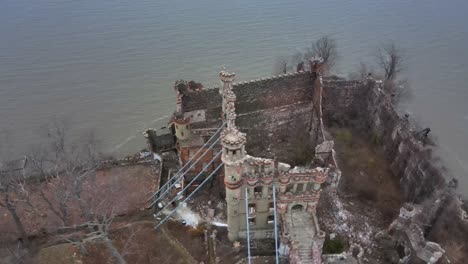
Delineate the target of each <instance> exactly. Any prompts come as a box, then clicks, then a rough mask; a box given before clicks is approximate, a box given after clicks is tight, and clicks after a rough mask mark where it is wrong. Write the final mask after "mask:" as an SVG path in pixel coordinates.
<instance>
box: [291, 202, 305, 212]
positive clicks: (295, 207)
mask: <svg viewBox="0 0 468 264" xmlns="http://www.w3.org/2000/svg"><path fill="white" fill-rule="evenodd" d="M303 210H304V206H302V204H295V205H293V207H291V211H292V212H300V211H303Z"/></svg>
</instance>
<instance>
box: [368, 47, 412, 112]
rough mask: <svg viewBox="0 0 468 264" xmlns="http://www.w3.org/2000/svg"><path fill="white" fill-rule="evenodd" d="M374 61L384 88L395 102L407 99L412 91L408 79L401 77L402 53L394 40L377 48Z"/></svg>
mask: <svg viewBox="0 0 468 264" xmlns="http://www.w3.org/2000/svg"><path fill="white" fill-rule="evenodd" d="M376 61H377V65H378V66H379V69H380V71H381V72H382V74H383V77H384V90H385V92H386V93H387V94H389V95H390V96H392V101H393V102H394V103H395V104H398V103H401V102H403V101H405V100H409V99H411V97H412V92H411V89H410V85H409V82H408V80H406V79H401V76H400V73H401V72H402V70H403V63H404V55H403V52H402V51H401V49H400V48H398V47H397V45H396V44H395V43H394V42H389V43H387V44H384V45H382V46H381V47H379V48H377V52H376Z"/></svg>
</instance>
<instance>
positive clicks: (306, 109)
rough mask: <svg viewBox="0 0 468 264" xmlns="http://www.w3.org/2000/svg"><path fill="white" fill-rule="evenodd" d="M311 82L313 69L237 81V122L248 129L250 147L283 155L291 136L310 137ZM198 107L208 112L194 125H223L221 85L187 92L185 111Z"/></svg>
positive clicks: (195, 127) (200, 126)
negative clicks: (247, 80)
mask: <svg viewBox="0 0 468 264" xmlns="http://www.w3.org/2000/svg"><path fill="white" fill-rule="evenodd" d="M312 83H313V81H312V79H311V76H310V72H296V73H290V74H284V75H279V76H274V77H271V78H263V79H259V80H253V81H250V82H240V83H235V84H234V86H233V91H234V93H235V94H236V96H237V102H236V113H237V119H236V125H237V126H238V127H239V128H240V130H241V131H242V132H245V133H247V137H248V138H247V151H249V152H250V153H252V154H253V155H262V156H265V155H266V154H267V153H269V152H271V153H272V154H274V155H277V156H282V157H284V156H285V153H284V152H287V151H285V150H289V149H290V147H288V144H290V143H291V140H293V139H294V140H295V139H298V138H299V139H301V138H302V137H304V138H306V137H307V138H309V136H308V135H307V136H306V134H307V132H308V131H309V129H310V126H311V120H312V109H313V104H312V95H313V89H312V86H313V85H312ZM198 110H203V111H204V112H205V120H204V121H201V122H194V123H192V128H194V129H198V128H208V127H217V126H219V125H220V123H221V113H222V110H221V96H220V95H219V89H218V88H214V89H207V90H203V91H198V92H190V93H186V94H184V96H183V97H182V111H183V112H184V113H187V112H192V111H198ZM285 161H286V162H290V160H285Z"/></svg>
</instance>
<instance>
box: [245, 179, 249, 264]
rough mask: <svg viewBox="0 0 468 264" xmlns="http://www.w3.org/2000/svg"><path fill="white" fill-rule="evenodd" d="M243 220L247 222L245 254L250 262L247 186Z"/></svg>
mask: <svg viewBox="0 0 468 264" xmlns="http://www.w3.org/2000/svg"><path fill="white" fill-rule="evenodd" d="M245 221H246V224H247V254H248V259H249V264H250V227H249V193H248V190H247V188H245Z"/></svg>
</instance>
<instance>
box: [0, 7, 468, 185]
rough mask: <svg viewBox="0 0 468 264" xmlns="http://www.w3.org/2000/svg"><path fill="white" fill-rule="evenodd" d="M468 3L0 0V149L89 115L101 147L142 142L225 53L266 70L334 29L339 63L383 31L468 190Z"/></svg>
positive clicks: (213, 79)
mask: <svg viewBox="0 0 468 264" xmlns="http://www.w3.org/2000/svg"><path fill="white" fill-rule="evenodd" d="M467 14H468V1H466V0H447V1H435V0H392V1H388V0H387V1H383V0H355V1H349V0H348V1H343V0H288V1H279V0H255V1H252V0H235V1H223V0H199V1H193V0H190V1H189V0H172V1H162V0H152V1H148V0H139V1H116V0H79V1H76V0H75V1H73V0H0V138H1V139H2V140H3V147H2V152H3V153H9V154H11V155H13V156H17V155H20V154H22V153H25V152H27V150H28V149H30V148H31V146H32V145H34V144H36V143H38V142H40V141H41V138H43V136H42V135H43V133H42V132H41V131H43V127H44V125H45V124H47V123H50V121H51V120H54V119H55V120H67V122H68V123H69V124H71V125H70V127H71V128H72V129H73V135H74V136H77V135H79V134H82V133H84V131H88V130H90V129H95V130H96V133H97V134H98V135H100V136H101V138H102V139H103V140H102V143H103V145H102V146H103V147H102V148H103V151H105V152H109V153H115V154H116V155H122V154H124V153H130V152H132V151H137V150H139V149H141V148H142V147H144V140H143V138H142V136H141V132H142V131H143V130H144V129H145V128H148V127H160V126H163V125H164V123H165V122H166V120H167V116H168V115H169V114H170V113H172V112H173V110H174V109H175V101H174V94H173V90H172V84H173V82H174V80H177V79H181V78H183V79H186V80H190V79H194V80H197V81H201V82H203V83H204V84H205V86H214V85H217V83H218V81H217V73H218V71H219V70H220V68H221V67H222V66H226V67H227V68H228V69H229V70H232V71H235V72H236V73H237V76H238V78H237V79H238V80H240V81H243V80H249V79H253V78H260V77H266V76H269V75H270V74H271V73H272V65H273V63H274V61H275V58H276V57H278V56H281V55H282V56H289V55H291V54H293V53H295V52H296V51H298V50H302V49H303V48H305V47H308V46H310V43H311V42H312V41H313V40H315V39H317V38H318V37H319V36H321V35H323V34H328V35H331V36H332V37H333V38H334V39H335V40H336V41H337V43H338V48H339V53H340V59H339V61H338V65H337V69H336V72H337V73H340V74H342V75H344V76H346V75H347V74H348V73H349V72H352V71H357V69H358V67H359V64H360V62H361V61H362V62H364V63H372V62H373V61H374V57H373V54H374V53H375V52H374V51H375V49H376V47H377V46H379V45H380V44H382V43H385V42H387V41H389V40H394V41H395V43H397V44H398V45H399V46H400V47H401V48H402V49H403V50H404V52H405V54H406V58H407V59H406V61H405V75H406V76H408V79H409V81H410V83H411V86H412V89H413V90H414V93H415V96H414V99H413V101H412V102H411V103H409V104H408V105H405V107H404V108H405V109H404V110H405V111H408V112H410V113H411V115H412V116H413V117H414V118H415V119H417V120H419V121H420V123H422V124H423V126H427V127H431V128H432V131H433V134H434V135H436V137H437V138H438V141H439V144H440V148H441V150H440V153H441V156H442V157H443V159H444V160H445V163H446V165H447V166H448V167H449V168H450V169H451V171H452V172H453V174H454V175H455V176H456V177H458V178H459V179H460V181H461V187H462V190H463V191H464V192H465V193H468V138H467V136H468V103H467V100H468V88H467V82H468V50H467V47H468V18H467V17H466V15H467Z"/></svg>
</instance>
